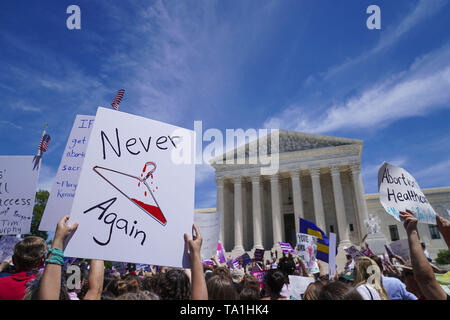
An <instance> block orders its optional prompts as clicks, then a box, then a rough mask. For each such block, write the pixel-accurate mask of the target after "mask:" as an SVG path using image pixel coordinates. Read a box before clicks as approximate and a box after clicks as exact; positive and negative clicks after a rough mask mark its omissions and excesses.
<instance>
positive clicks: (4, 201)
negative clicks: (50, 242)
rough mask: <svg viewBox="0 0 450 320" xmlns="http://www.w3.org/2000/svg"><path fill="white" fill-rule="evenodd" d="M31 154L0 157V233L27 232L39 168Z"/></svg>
mask: <svg viewBox="0 0 450 320" xmlns="http://www.w3.org/2000/svg"><path fill="white" fill-rule="evenodd" d="M33 158H34V157H33V156H0V234H1V235H6V234H11V235H12V234H26V233H28V232H29V231H30V225H31V217H32V215H33V207H34V199H35V196H36V187H37V183H38V175H39V171H38V170H37V169H34V170H33Z"/></svg>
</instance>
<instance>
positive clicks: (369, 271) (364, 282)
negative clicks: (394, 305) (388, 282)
mask: <svg viewBox="0 0 450 320" xmlns="http://www.w3.org/2000/svg"><path fill="white" fill-rule="evenodd" d="M353 273H354V275H355V287H356V290H358V292H359V294H360V295H361V296H362V297H363V298H364V300H389V296H388V294H387V292H386V289H385V288H384V287H383V283H382V280H381V271H380V268H379V267H378V265H377V263H376V262H375V261H373V260H372V259H370V258H369V257H358V258H357V259H356V262H355V269H354V270H353Z"/></svg>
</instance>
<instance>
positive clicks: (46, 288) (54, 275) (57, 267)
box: [39, 216, 78, 300]
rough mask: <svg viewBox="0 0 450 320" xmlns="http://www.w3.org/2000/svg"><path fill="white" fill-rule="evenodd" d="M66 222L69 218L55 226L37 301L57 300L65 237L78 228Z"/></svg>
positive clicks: (66, 217) (59, 289)
mask: <svg viewBox="0 0 450 320" xmlns="http://www.w3.org/2000/svg"><path fill="white" fill-rule="evenodd" d="M67 220H69V216H65V217H63V218H61V220H59V222H58V224H57V226H56V232H55V237H54V238H53V242H52V248H51V250H52V252H51V253H50V254H49V256H48V258H47V260H46V262H47V264H46V265H45V269H44V273H43V275H42V280H41V285H40V289H39V300H59V294H60V291H61V267H62V265H63V261H62V259H63V258H64V255H63V254H62V252H63V250H64V243H65V241H66V239H67V237H68V236H69V235H70V234H71V233H72V232H74V231H75V230H76V229H77V227H78V223H74V224H73V225H72V226H68V225H67V224H66V222H67Z"/></svg>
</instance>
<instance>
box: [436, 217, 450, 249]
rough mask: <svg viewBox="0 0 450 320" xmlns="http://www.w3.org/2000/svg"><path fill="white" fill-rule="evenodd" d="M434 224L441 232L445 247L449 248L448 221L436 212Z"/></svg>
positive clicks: (449, 230) (449, 225) (449, 223)
mask: <svg viewBox="0 0 450 320" xmlns="http://www.w3.org/2000/svg"><path fill="white" fill-rule="evenodd" d="M436 226H437V228H438V230H439V232H440V233H441V234H442V237H443V238H444V241H445V243H446V244H447V248H449V249H450V221H448V220H447V219H444V218H442V217H441V216H440V215H438V214H436Z"/></svg>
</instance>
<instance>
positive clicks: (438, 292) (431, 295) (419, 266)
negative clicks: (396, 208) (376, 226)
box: [400, 210, 450, 300]
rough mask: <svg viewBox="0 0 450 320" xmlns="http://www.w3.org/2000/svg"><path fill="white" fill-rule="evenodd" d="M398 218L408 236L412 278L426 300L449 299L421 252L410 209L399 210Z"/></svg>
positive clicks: (413, 216) (415, 221)
mask: <svg viewBox="0 0 450 320" xmlns="http://www.w3.org/2000/svg"><path fill="white" fill-rule="evenodd" d="M400 220H402V221H403V226H404V227H405V230H406V234H407V236H408V244H409V252H410V257H411V265H412V269H413V273H414V279H415V280H416V282H417V285H418V287H419V288H420V291H421V292H422V294H423V295H424V297H425V298H426V299H427V300H450V296H449V295H448V294H447V293H446V292H445V291H444V289H442V287H441V286H440V285H439V283H438V282H437V280H436V277H435V275H434V272H433V268H432V267H431V265H430V263H429V261H428V259H427V257H426V256H425V253H424V252H423V249H422V246H421V244H420V240H419V235H418V232H417V223H418V219H417V218H416V216H415V215H414V213H413V212H412V211H411V210H406V212H404V211H400Z"/></svg>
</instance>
